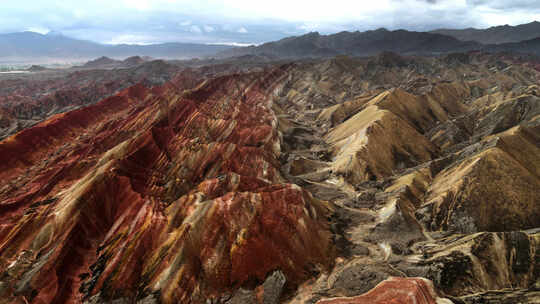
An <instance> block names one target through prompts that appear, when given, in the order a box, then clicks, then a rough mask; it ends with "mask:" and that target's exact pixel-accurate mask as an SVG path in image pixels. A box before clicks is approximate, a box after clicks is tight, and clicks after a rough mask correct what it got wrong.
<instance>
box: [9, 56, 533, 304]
mask: <svg viewBox="0 0 540 304" xmlns="http://www.w3.org/2000/svg"><path fill="white" fill-rule="evenodd" d="M539 79H540V73H539V72H538V71H537V70H535V69H534V68H532V67H531V65H530V64H528V63H522V62H520V63H516V61H514V60H513V59H512V58H506V57H504V58H502V57H497V56H491V55H489V56H488V55H483V54H461V55H450V56H446V57H441V58H404V57H400V56H397V55H394V54H390V53H386V54H382V55H380V56H378V57H372V58H368V59H355V58H347V57H341V58H335V59H331V60H321V61H310V62H302V63H296V64H288V65H281V66H276V67H271V68H270V67H269V68H267V69H266V70H264V71H261V72H243V73H240V74H230V75H226V76H221V77H213V78H207V79H206V80H204V81H202V82H198V83H197V84H196V85H195V86H193V87H191V88H188V87H189V86H186V85H182V83H184V84H185V83H186V82H189V81H188V79H186V78H185V77H184V78H181V77H177V78H176V79H175V80H173V81H172V82H169V83H167V84H165V85H163V86H159V87H154V88H146V87H144V86H142V85H137V86H134V87H131V88H129V89H126V90H124V91H122V92H121V93H120V94H118V95H116V96H113V97H110V98H107V99H105V100H102V101H101V102H99V103H97V104H94V105H90V106H87V107H84V108H81V109H78V110H74V111H71V112H67V113H64V114H59V115H56V116H53V117H52V118H50V119H48V120H46V121H44V122H42V123H40V124H38V125H36V126H33V127H31V128H28V129H26V130H23V131H21V132H19V133H17V134H15V135H13V136H11V137H8V138H7V139H5V140H3V141H2V142H0V157H1V159H2V160H9V161H5V162H2V163H1V164H0V180H2V181H3V184H4V185H3V186H2V188H0V202H1V208H0V219H1V221H0V223H1V224H0V270H1V274H0V299H2V300H0V301H3V302H6V303H82V302H86V303H109V302H111V303H112V302H114V303H133V302H140V303H231V304H232V303H538V302H539V301H540V281H539V277H540V267H539V262H540V249H539V247H540V232H539V230H538V228H539V227H540V214H539V210H540V208H538V207H539V204H540V190H539V189H540V167H539V165H538V164H540V136H539V134H540V132H539V131H540V127H539V126H540V97H538V96H539V93H540V91H539V89H538V86H537V84H538V82H539Z"/></svg>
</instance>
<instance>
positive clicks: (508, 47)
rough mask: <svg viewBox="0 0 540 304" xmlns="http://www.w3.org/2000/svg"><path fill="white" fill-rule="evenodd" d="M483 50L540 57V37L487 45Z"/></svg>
mask: <svg viewBox="0 0 540 304" xmlns="http://www.w3.org/2000/svg"><path fill="white" fill-rule="evenodd" d="M482 50H483V51H487V52H492V53H495V52H512V53H522V54H533V55H537V56H540V37H538V38H535V39H530V40H525V41H520V42H512V43H502V44H492V45H487V46H485V47H484V48H483V49H482Z"/></svg>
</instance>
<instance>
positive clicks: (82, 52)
mask: <svg viewBox="0 0 540 304" xmlns="http://www.w3.org/2000/svg"><path fill="white" fill-rule="evenodd" d="M229 48H231V47H230V46H226V45H206V44H194V43H163V44H152V45H133V44H118V45H107V44H100V43H96V42H91V41H86V40H78V39H73V38H70V37H67V36H64V35H61V34H58V33H53V34H46V35H43V34H39V33H34V32H20V33H9V34H1V35H0V61H14V60H16V61H23V60H28V59H32V60H37V61H41V60H43V61H45V60H48V59H51V60H55V59H62V60H88V59H92V58H96V57H100V56H108V57H113V58H126V57H130V56H132V55H140V56H151V57H158V58H165V59H167V58H177V59H185V58H193V57H204V56H209V55H212V54H215V53H216V52H220V51H224V50H226V49H229Z"/></svg>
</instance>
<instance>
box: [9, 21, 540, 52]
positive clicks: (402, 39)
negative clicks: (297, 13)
mask: <svg viewBox="0 0 540 304" xmlns="http://www.w3.org/2000/svg"><path fill="white" fill-rule="evenodd" d="M539 38H540V22H536V21H535V22H531V23H528V24H522V25H518V26H509V25H504V26H497V27H491V28H488V29H482V30H480V29H472V28H469V29H463V30H448V29H440V30H435V31H431V32H414V31H407V30H394V31H391V30H387V29H384V28H380V29H377V30H370V31H365V32H359V31H356V32H347V31H343V32H339V33H336V34H330V35H322V34H320V33H318V32H311V33H308V34H305V35H301V36H293V37H287V38H283V39H281V40H278V41H273V42H267V43H264V44H262V45H259V46H255V45H253V46H249V47H231V46H226V45H207V44H192V43H163V44H152V45H129V44H120V45H105V44H99V43H95V42H91V41H85V40H77V39H73V38H69V37H66V36H64V35H62V34H60V33H56V32H52V33H50V34H46V35H42V34H38V33H34V32H21V33H10V34H1V35H0V61H25V60H26V61H29V60H33V61H40V60H48V61H50V60H53V61H54V60H64V61H65V60H88V59H92V58H97V57H100V56H107V57H111V58H126V57H130V56H134V55H139V56H151V57H155V58H164V59H173V58H174V59H186V58H204V57H218V58H226V57H236V56H245V55H257V56H268V57H269V58H308V57H333V56H336V55H354V56H370V55H375V54H378V53H380V52H383V51H391V52H395V53H399V54H402V55H438V54H445V53H453V52H467V51H473V50H480V51H487V52H506V51H509V52H518V53H532V54H536V55H540V40H539Z"/></svg>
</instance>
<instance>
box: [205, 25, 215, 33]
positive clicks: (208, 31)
mask: <svg viewBox="0 0 540 304" xmlns="http://www.w3.org/2000/svg"><path fill="white" fill-rule="evenodd" d="M203 29H204V31H205V32H207V33H211V32H213V31H215V29H214V28H213V27H211V26H210V25H205V26H203Z"/></svg>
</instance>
